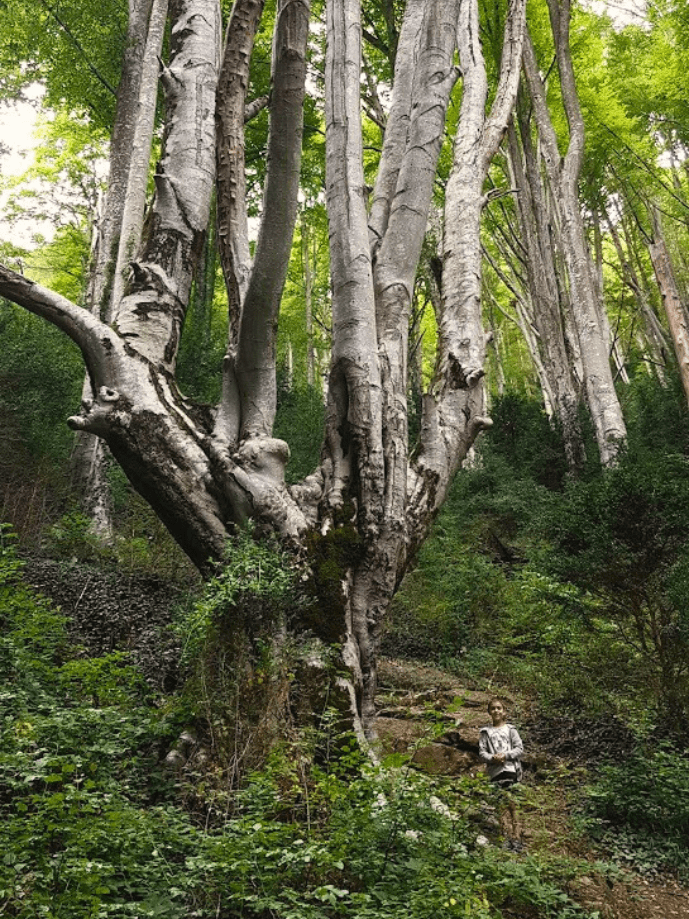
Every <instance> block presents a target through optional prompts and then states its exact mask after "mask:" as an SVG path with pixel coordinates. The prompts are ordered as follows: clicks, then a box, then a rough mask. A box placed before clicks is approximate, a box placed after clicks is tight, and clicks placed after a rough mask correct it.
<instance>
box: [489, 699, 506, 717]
mask: <svg viewBox="0 0 689 919" xmlns="http://www.w3.org/2000/svg"><path fill="white" fill-rule="evenodd" d="M495 702H499V703H500V705H502V707H503V708H504V709H505V711H507V706H506V705H505V702H504V699H501V698H500V697H499V696H493V698H492V699H490V700H489V702H488V708H487V709H486V710H487V712H488V714H490V708H491V705H493V704H494V703H495Z"/></svg>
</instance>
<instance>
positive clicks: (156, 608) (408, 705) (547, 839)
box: [27, 560, 689, 919]
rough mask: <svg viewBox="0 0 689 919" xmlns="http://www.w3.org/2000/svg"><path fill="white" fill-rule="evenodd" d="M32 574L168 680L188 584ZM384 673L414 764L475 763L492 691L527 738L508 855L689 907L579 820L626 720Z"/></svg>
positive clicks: (654, 905)
mask: <svg viewBox="0 0 689 919" xmlns="http://www.w3.org/2000/svg"><path fill="white" fill-rule="evenodd" d="M27 575H28V577H27V580H28V581H29V583H31V584H32V585H33V586H34V587H36V588H38V589H39V590H41V591H42V592H43V593H44V594H46V595H47V596H49V597H50V598H51V599H52V600H53V601H54V602H55V603H57V604H58V605H59V606H60V607H61V608H62V609H63V611H64V612H65V613H66V614H67V615H68V616H69V618H70V620H71V623H72V630H73V636H72V637H73V639H74V640H75V641H77V642H78V643H79V644H80V645H81V646H82V647H84V648H86V649H88V653H90V654H95V655H98V654H103V653H107V652H108V651H111V650H113V649H115V648H126V649H127V650H129V651H131V652H133V654H134V656H135V658H136V660H137V663H138V664H139V666H140V667H141V669H142V671H143V673H144V674H145V676H146V678H147V680H148V681H149V682H150V683H151V684H152V685H155V686H156V687H158V688H159V689H163V690H164V689H165V687H166V685H167V684H168V683H170V684H173V683H174V682H175V680H176V661H177V658H178V650H179V649H178V648H176V646H174V643H173V644H171V646H170V647H169V648H168V647H162V646H161V643H160V638H159V637H158V638H155V636H156V635H157V634H158V633H159V632H160V631H161V629H162V627H163V626H164V625H165V623H166V622H167V621H169V618H170V610H171V609H172V608H173V607H174V604H175V603H178V602H180V601H181V600H182V599H183V595H184V594H185V591H186V590H187V589H188V588H187V587H185V586H184V585H182V586H181V587H178V588H174V587H173V586H171V585H170V584H169V583H167V582H166V581H165V580H164V579H152V578H149V577H136V576H132V575H126V576H125V575H121V574H119V575H118V574H116V573H102V572H99V571H98V570H97V569H96V568H94V567H92V566H88V565H81V564H73V563H70V564H67V565H65V564H60V563H56V562H52V561H48V560H34V561H33V562H32V563H30V564H29V566H28V571H27ZM163 633H164V629H163ZM154 638H155V640H154ZM379 682H380V694H379V697H378V700H377V701H378V708H379V717H378V719H377V725H376V726H377V732H378V735H379V737H380V743H381V753H383V754H395V753H396V754H406V755H410V756H411V765H412V766H413V767H415V768H418V769H419V770H421V771H423V772H425V773H428V774H431V775H434V776H438V777H439V781H447V782H448V783H452V781H453V779H456V778H457V777H460V776H466V775H474V776H477V775H478V774H479V773H481V772H482V766H481V764H480V762H479V759H478V756H477V751H478V734H479V729H480V727H481V726H483V725H484V724H486V723H487V722H488V716H487V711H486V709H487V704H488V701H489V699H490V698H491V697H492V696H493V695H496V694H499V695H500V697H501V698H503V699H504V700H505V701H506V702H507V704H508V718H509V720H510V721H513V722H514V723H515V724H516V725H517V726H518V728H519V731H520V733H521V735H522V737H523V739H524V741H525V746H526V756H525V761H524V763H525V779H524V789H523V794H522V795H521V804H520V811H521V817H522V822H523V825H524V841H525V843H526V848H525V851H524V852H523V853H519V854H517V853H512V854H511V855H510V856H509V857H511V858H515V859H528V858H529V856H530V854H534V855H541V856H543V855H546V856H550V857H553V858H557V857H564V858H569V859H572V861H573V862H576V863H577V864H578V866H579V867H580V868H581V866H583V870H578V871H577V872H576V879H575V880H572V881H571V882H570V886H569V889H568V890H567V893H568V894H569V895H570V896H571V898H572V899H573V900H574V901H575V902H577V903H579V904H580V905H581V906H582V907H584V908H586V909H587V910H589V911H590V912H591V914H592V915H596V913H597V914H598V916H599V917H600V919H675V917H684V919H689V889H687V888H686V887H683V886H681V885H680V884H679V883H678V882H677V881H676V880H675V879H674V878H672V877H670V876H659V875H656V876H648V877H644V876H642V875H640V874H639V873H636V872H634V871H631V870H628V869H624V868H621V869H619V870H615V871H614V872H610V871H601V870H600V865H601V862H605V861H607V862H608V863H609V862H610V853H607V852H605V851H604V850H600V849H596V848H594V846H593V845H592V844H591V843H590V842H589V841H588V840H587V839H586V837H585V835H584V834H583V833H582V832H581V831H580V830H579V829H578V828H577V821H576V809H577V804H578V803H579V801H580V799H581V789H582V787H583V786H584V785H585V783H586V781H587V774H588V773H589V770H590V767H591V766H593V765H594V764H595V763H596V761H597V760H598V758H599V756H600V752H601V751H603V750H604V751H606V752H608V753H610V752H611V751H613V752H614V751H615V750H617V751H618V752H619V756H620V758H623V757H624V754H625V750H627V749H628V748H629V746H628V745H629V742H630V735H629V734H628V732H627V731H626V729H625V728H624V726H622V725H621V724H619V723H615V722H612V721H610V722H605V721H593V720H589V721H587V720H586V719H577V720H576V721H575V720H574V719H571V718H561V719H557V718H552V717H551V718H544V717H542V716H541V715H540V714H539V712H538V711H537V710H536V708H535V706H534V705H533V704H532V703H531V701H530V700H529V699H526V698H523V697H519V696H518V695H516V694H513V693H510V692H505V690H504V689H503V688H502V687H501V688H500V689H499V690H496V691H495V692H486V691H483V690H482V689H481V688H479V687H478V686H475V685H472V684H471V682H470V681H468V680H462V679H461V678H460V677H458V676H456V675H453V674H451V673H448V672H447V671H443V670H439V669H435V668H433V667H430V666H424V665H421V664H418V663H413V662H409V661H403V660H399V659H397V660H387V659H384V660H382V661H381V662H380V668H379ZM476 834H477V837H479V836H483V837H484V839H485V841H486V842H487V843H488V844H489V845H496V846H500V844H501V838H500V835H499V822H498V820H497V818H496V815H495V812H494V809H492V808H491V807H490V805H488V806H486V807H485V808H484V811H483V814H481V813H479V814H477V815H476ZM587 863H588V864H590V870H589V869H588V867H587ZM515 919H524V917H523V916H515Z"/></svg>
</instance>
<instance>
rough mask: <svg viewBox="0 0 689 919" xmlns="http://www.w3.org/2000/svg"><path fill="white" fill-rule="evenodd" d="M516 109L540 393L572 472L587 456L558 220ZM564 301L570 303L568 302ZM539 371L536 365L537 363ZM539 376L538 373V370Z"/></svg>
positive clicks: (514, 148) (515, 144)
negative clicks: (556, 237) (557, 249)
mask: <svg viewBox="0 0 689 919" xmlns="http://www.w3.org/2000/svg"><path fill="white" fill-rule="evenodd" d="M519 112H520V135H521V146H520V143H519V138H518V136H517V131H516V129H515V128H514V125H513V124H511V125H510V128H509V131H508V140H509V147H508V150H509V164H510V179H511V182H512V183H513V185H514V187H515V188H516V189H517V190H518V194H517V213H518V215H519V222H520V226H521V230H522V238H523V240H524V245H525V246H526V251H527V258H526V270H527V278H528V286H529V291H530V294H531V296H530V299H531V303H532V304H533V322H534V325H535V327H536V329H537V332H538V343H537V345H536V348H534V345H535V344H536V343H535V342H534V343H532V344H531V345H530V350H531V351H532V353H533V352H534V350H536V351H538V353H539V357H540V361H539V362H538V363H540V364H541V366H542V374H543V376H544V377H545V378H546V379H547V386H546V387H544V392H545V393H546V394H547V396H548V397H549V398H550V399H551V400H552V406H553V409H554V412H555V414H556V416H557V418H558V420H559V422H560V425H561V427H562V436H563V441H564V446H565V454H566V456H567V462H568V465H569V467H570V469H573V470H576V469H579V468H581V467H582V466H583V464H584V462H585V460H586V453H585V450H584V441H583V436H582V432H581V427H580V424H579V389H578V386H577V383H576V379H575V375H574V372H573V369H572V360H571V355H570V353H569V351H568V348H567V344H566V339H565V326H564V321H563V307H562V304H561V303H560V290H561V289H563V288H564V285H563V284H560V285H558V281H557V271H558V264H557V261H556V260H555V258H554V254H555V253H554V245H553V238H552V234H553V231H554V228H555V227H556V223H555V224H554V221H553V220H552V219H551V216H550V215H549V213H548V203H547V194H546V191H545V189H544V187H543V179H542V175H541V171H540V168H539V164H538V160H537V156H536V151H535V150H534V148H533V144H532V140H531V127H530V123H529V119H528V116H527V114H526V105H525V102H524V101H522V104H521V105H520V107H519ZM567 305H568V304H567ZM537 369H538V364H537ZM539 376H541V374H540V373H539Z"/></svg>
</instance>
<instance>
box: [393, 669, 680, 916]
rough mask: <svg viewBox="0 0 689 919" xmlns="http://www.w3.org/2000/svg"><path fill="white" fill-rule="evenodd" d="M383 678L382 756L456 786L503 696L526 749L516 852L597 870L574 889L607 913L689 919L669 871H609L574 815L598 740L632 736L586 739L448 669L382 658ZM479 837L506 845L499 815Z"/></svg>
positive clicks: (568, 724)
mask: <svg viewBox="0 0 689 919" xmlns="http://www.w3.org/2000/svg"><path fill="white" fill-rule="evenodd" d="M379 679H380V695H379V700H378V701H379V709H380V715H379V718H378V720H377V724H376V726H377V731H378V735H379V738H380V743H381V748H382V753H384V754H391V753H397V754H399V753H406V754H411V764H412V766H415V767H416V768H419V769H420V770H422V771H424V772H428V773H430V774H433V775H437V776H441V777H444V778H445V779H446V780H447V781H450V782H451V781H452V777H453V776H461V775H466V774H470V775H478V774H479V773H480V772H482V769H483V767H482V766H481V764H480V761H479V759H478V756H477V749H478V734H479V730H480V728H481V727H482V726H483V725H485V724H486V723H488V717H487V713H486V709H487V705H488V701H489V700H490V698H492V697H493V696H494V695H496V694H499V695H500V697H501V698H504V699H505V701H506V702H507V704H508V711H509V715H508V720H510V721H513V722H514V723H515V724H516V725H517V726H518V728H519V730H520V733H521V735H522V738H523V739H524V742H525V749H526V756H525V759H524V765H525V773H524V786H525V787H524V790H523V793H522V794H521V796H520V799H521V800H520V814H521V819H522V823H523V839H524V843H525V851H524V853H523V854H522V853H519V854H517V853H513V855H512V857H514V858H516V859H520V858H528V857H529V853H533V854H539V853H542V854H548V855H549V856H564V857H569V858H572V859H575V860H576V861H577V862H578V863H579V864H582V863H586V862H589V863H590V865H591V870H590V871H587V870H584V872H583V873H579V874H578V876H577V878H576V880H574V881H572V882H571V885H570V888H569V890H568V891H567V893H569V895H570V896H571V897H572V899H573V900H574V901H575V902H577V903H579V904H580V905H581V906H582V907H584V908H586V909H588V910H591V911H592V912H593V913H594V914H595V912H596V911H597V912H598V914H599V916H600V919H675V917H684V919H689V889H687V888H686V887H683V886H681V885H680V884H679V883H678V882H677V881H676V880H675V879H674V878H672V877H670V876H655V877H648V878H646V877H643V876H641V875H640V874H638V873H636V872H633V871H631V870H628V869H624V868H621V869H620V870H619V871H616V872H614V874H610V873H607V872H605V873H602V872H601V871H600V868H599V866H600V863H601V862H602V861H605V860H609V855H608V853H606V852H605V851H602V850H597V849H595V848H594V847H593V846H592V844H591V843H590V842H589V841H587V840H586V839H585V837H584V836H583V834H582V833H581V832H580V831H578V829H577V826H576V821H575V816H574V813H575V810H576V805H577V803H578V797H579V793H580V789H581V787H582V785H583V784H584V783H585V780H586V774H587V766H588V764H589V763H593V761H594V759H595V751H596V746H597V745H598V746H599V749H606V750H609V749H610V745H611V743H615V742H617V743H619V744H620V747H622V746H623V745H624V742H625V740H626V738H625V737H624V736H620V735H621V732H620V731H619V730H617V728H616V726H615V725H612V724H609V725H604V724H603V725H601V724H600V723H599V724H598V725H596V726H593V725H591V726H590V727H591V730H590V731H589V732H588V738H587V739H588V741H589V742H588V743H585V742H582V740H581V738H578V737H576V736H575V732H576V730H577V728H576V726H575V725H574V723H573V722H572V721H570V720H568V719H562V720H561V721H558V720H556V719H548V720H544V719H540V718H539V715H538V712H537V711H535V710H534V709H533V706H532V705H531V704H530V703H529V701H528V700H525V699H522V698H518V697H517V696H514V695H512V694H510V693H505V692H504V690H503V689H500V690H499V693H496V692H493V693H490V692H484V691H481V690H479V689H477V688H475V687H472V686H467V685H466V683H464V682H462V680H461V679H460V678H458V677H456V676H453V675H452V674H449V673H447V672H446V671H442V670H438V669H435V668H433V667H429V666H423V665H420V664H417V663H410V662H406V661H400V660H383V661H381V665H380V670H379ZM616 734H617V735H618V736H615V735H616ZM596 735H597V736H596ZM601 735H603V736H601ZM602 743H604V744H605V746H602V745H601V744H602ZM568 754H569V755H568ZM488 811H490V808H488ZM477 833H480V834H481V835H484V838H485V839H487V840H488V842H489V844H491V845H500V843H501V838H500V836H499V824H498V821H497V819H496V817H495V816H494V815H491V814H490V812H489V813H487V814H486V815H485V821H484V823H477Z"/></svg>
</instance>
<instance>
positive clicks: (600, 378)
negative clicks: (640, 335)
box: [524, 0, 626, 465]
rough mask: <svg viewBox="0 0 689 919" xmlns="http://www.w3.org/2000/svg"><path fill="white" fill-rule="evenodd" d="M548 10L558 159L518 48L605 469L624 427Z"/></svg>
mask: <svg viewBox="0 0 689 919" xmlns="http://www.w3.org/2000/svg"><path fill="white" fill-rule="evenodd" d="M548 9H549V12H550V19H551V27H552V31H553V36H554V40H555V49H556V55H557V61H558V72H559V77H560V84H561V87H562V97H563V103H564V107H565V114H566V117H567V122H568V125H569V143H568V147H567V151H566V153H565V155H564V156H561V155H560V151H559V148H558V142H557V136H556V134H555V129H554V127H553V123H552V120H551V117H550V113H549V111H548V106H547V104H546V99H545V92H544V87H543V84H542V81H541V77H540V75H539V72H538V64H537V61H536V56H535V53H534V50H533V46H532V44H531V40H530V38H529V37H528V36H527V41H526V42H525V45H524V72H525V76H526V82H527V84H528V88H529V95H530V97H531V100H532V102H533V107H534V117H535V119H536V123H537V125H538V131H539V137H540V141H541V145H542V152H543V159H544V163H545V166H546V171H547V174H548V179H549V182H550V185H551V192H552V195H553V200H554V203H555V206H556V208H557V213H558V216H559V221H560V233H561V240H562V250H563V256H564V261H565V264H566V268H567V278H568V283H569V286H570V293H571V304H572V319H573V325H574V327H575V329H576V336H577V339H578V343H579V347H580V353H581V360H582V365H583V370H584V384H585V388H586V396H587V401H588V405H589V410H590V413H591V419H592V421H593V426H594V431H595V434H596V441H597V443H598V450H599V453H600V459H601V463H603V465H609V464H611V463H614V462H615V459H616V457H617V454H618V452H619V450H620V448H621V446H622V444H623V443H624V441H625V439H626V427H625V423H624V419H623V417H622V410H621V408H620V403H619V399H618V398H617V394H616V392H615V386H614V382H613V377H612V371H611V368H610V361H609V355H608V337H607V336H606V335H605V331H604V329H603V328H602V325H601V317H600V309H601V307H600V304H599V302H598V296H597V291H596V285H595V278H594V269H593V265H592V262H591V257H590V254H589V252H588V248H587V244H586V237H585V232H584V224H583V218H582V213H581V206H580V203H579V197H578V180H579V174H580V171H581V163H582V158H583V153H584V120H583V116H582V113H581V107H580V105H579V99H578V95H577V91H576V85H575V81H574V72H573V69H572V60H571V54H570V50H569V19H570V4H569V0H562V2H558V0H549V2H548Z"/></svg>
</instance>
